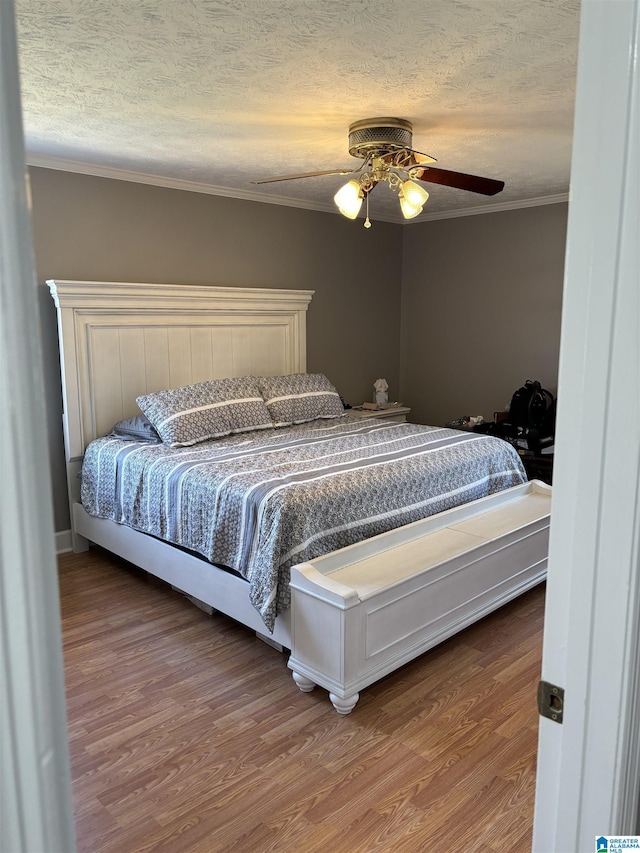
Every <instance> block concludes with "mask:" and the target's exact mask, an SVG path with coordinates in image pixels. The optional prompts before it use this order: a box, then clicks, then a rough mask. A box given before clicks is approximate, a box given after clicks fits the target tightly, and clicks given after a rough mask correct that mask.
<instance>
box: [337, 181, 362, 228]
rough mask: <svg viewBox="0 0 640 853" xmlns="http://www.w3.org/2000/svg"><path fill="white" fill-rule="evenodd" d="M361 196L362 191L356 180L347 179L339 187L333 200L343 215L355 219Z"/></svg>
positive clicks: (360, 203) (358, 211) (360, 204)
mask: <svg viewBox="0 0 640 853" xmlns="http://www.w3.org/2000/svg"><path fill="white" fill-rule="evenodd" d="M363 198H364V193H363V192H362V187H361V186H360V184H359V183H358V181H348V182H347V183H346V184H345V185H344V186H343V187H340V189H339V190H338V192H337V193H336V194H335V195H334V197H333V200H334V201H335V203H336V204H337V206H338V210H339V211H340V213H341V214H342V215H343V216H346V217H347V219H355V218H356V216H357V215H358V213H360V208H361V207H362V199H363Z"/></svg>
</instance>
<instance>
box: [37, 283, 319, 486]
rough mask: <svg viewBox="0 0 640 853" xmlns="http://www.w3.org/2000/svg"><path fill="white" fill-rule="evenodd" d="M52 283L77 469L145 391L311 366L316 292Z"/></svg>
mask: <svg viewBox="0 0 640 853" xmlns="http://www.w3.org/2000/svg"><path fill="white" fill-rule="evenodd" d="M47 284H48V285H49V288H50V290H51V294H52V296H53V299H54V301H55V303H56V308H57V312H58V331H59V339H60V361H61V368H62V388H63V397H64V431H65V448H66V456H67V466H68V468H69V470H68V475H72V469H74V470H75V469H77V467H78V464H79V462H80V460H81V459H82V456H83V454H84V450H85V447H86V446H87V444H88V443H89V442H90V441H92V440H93V439H94V438H97V437H98V436H100V435H104V434H105V433H106V432H108V431H109V429H110V428H111V427H112V426H113V424H114V423H116V421H119V420H121V419H122V418H124V417H129V416H130V415H133V414H135V413H136V412H138V411H139V410H138V407H137V406H136V402H135V401H136V397H138V396H140V395H141V394H145V393H148V392H150V391H158V390H160V389H162V388H175V387H178V386H180V385H188V384H191V383H193V382H200V381H203V380H205V379H217V378H222V377H225V376H244V375H247V374H255V375H261V376H267V375H271V376H274V375H282V374H285V373H298V372H304V371H305V370H306V311H307V307H308V305H309V302H310V301H311V297H312V295H313V291H310V290H268V289H261V288H239V287H208V286H192V285H172V284H129V283H125V282H99V281H58V280H55V281H53V280H51V281H48V282H47Z"/></svg>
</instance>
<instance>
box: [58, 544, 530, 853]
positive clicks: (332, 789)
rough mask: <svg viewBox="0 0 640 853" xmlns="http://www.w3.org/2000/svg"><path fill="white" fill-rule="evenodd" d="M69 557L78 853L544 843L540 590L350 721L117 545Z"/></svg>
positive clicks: (250, 640)
mask: <svg viewBox="0 0 640 853" xmlns="http://www.w3.org/2000/svg"><path fill="white" fill-rule="evenodd" d="M59 565H60V590H61V603H62V615H63V636H64V649H65V669H66V683H67V702H68V720H69V740H70V751H71V770H72V778H73V792H74V809H75V815H76V833H77V845H78V851H79V853H142V851H162V853H174V851H175V853H196V851H198V853H200V851H201V853H217V851H225V853H232V851H234V853H268V851H273V853H293V851H295V852H296V853H312V851H320V850H323V851H325V850H331V851H332V853H374V851H392V850H393V851H394V853H417V851H423V850H427V849H431V848H432V847H433V849H438V850H451V851H456V853H457V851H463V850H464V851H481V850H482V851H498V850H499V851H510V853H525V851H529V850H530V846H531V830H532V815H533V797H534V787H535V763H536V747H537V731H538V718H537V711H536V686H537V682H538V680H539V677H540V676H539V674H540V662H541V646H542V619H543V608H544V586H539V587H537V588H536V589H534V590H531V591H530V592H529V593H527V594H525V595H524V596H522V597H521V598H520V599H518V600H517V601H515V602H512V603H511V604H509V605H506V606H505V607H503V608H502V609H501V610H499V611H498V612H496V613H494V614H492V615H491V616H489V617H487V618H486V619H484V620H483V621H482V622H481V623H479V624H477V625H474V626H472V627H471V628H469V629H467V630H466V631H464V632H463V633H461V634H459V635H458V636H457V637H454V638H453V639H451V640H449V641H448V642H446V643H443V644H442V645H440V646H439V647H437V648H435V649H433V650H432V651H431V652H429V653H427V654H425V655H423V656H422V657H421V658H420V659H418V660H416V661H414V662H413V663H411V664H408V665H407V666H405V667H403V668H402V669H400V670H398V671H397V672H395V673H393V674H392V675H390V676H387V677H386V678H385V679H383V680H382V681H380V682H378V683H377V684H375V685H373V686H372V687H369V688H367V689H366V690H364V691H363V692H362V694H361V698H360V701H359V703H358V705H357V707H356V709H355V711H354V712H353V713H352V714H351V715H350V716H347V717H341V716H339V715H338V714H336V712H335V711H334V709H333V707H332V706H331V703H330V702H329V699H328V696H327V693H326V691H324V690H321V689H316V690H315V691H314V692H313V693H306V694H304V693H301V692H300V691H299V690H298V689H297V688H296V687H295V685H294V683H293V681H292V679H291V674H290V671H289V670H288V669H287V666H286V663H287V655H286V654H285V655H281V654H279V653H278V652H276V651H275V650H273V649H271V648H270V647H268V646H267V645H265V644H264V643H262V642H261V641H260V640H257V639H256V638H255V636H254V635H253V634H252V633H251V632H250V631H248V630H247V629H245V628H244V627H242V626H240V625H237V624H236V623H234V622H232V621H231V620H229V619H227V618H226V617H224V616H221V615H219V614H214V616H213V617H209V616H207V615H206V614H204V613H202V612H201V611H200V610H198V609H197V608H196V607H194V606H193V605H192V604H191V603H190V602H189V601H188V600H187V599H185V598H184V597H183V596H181V595H180V594H178V593H176V592H174V591H173V590H171V589H170V588H169V587H167V586H165V585H162V584H160V583H159V582H157V581H153V580H148V579H147V577H146V576H145V575H144V574H143V573H142V572H138V571H137V570H135V569H133V568H131V567H129V566H128V565H127V564H126V563H124V562H122V561H120V560H118V559H117V558H114V557H112V556H111V555H108V554H106V553H104V552H102V551H100V550H92V551H90V552H89V553H88V554H68V555H63V556H62V557H60V560H59Z"/></svg>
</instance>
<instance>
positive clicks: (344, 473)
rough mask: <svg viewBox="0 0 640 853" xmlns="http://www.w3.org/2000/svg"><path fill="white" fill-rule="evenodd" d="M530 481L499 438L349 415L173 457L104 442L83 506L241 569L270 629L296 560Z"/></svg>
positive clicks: (87, 475) (164, 450) (92, 456)
mask: <svg viewBox="0 0 640 853" xmlns="http://www.w3.org/2000/svg"><path fill="white" fill-rule="evenodd" d="M525 480H526V476H525V473H524V469H523V467H522V463H521V461H520V458H519V457H518V455H517V453H516V452H515V451H514V450H513V448H512V447H511V446H510V445H508V444H507V443H506V442H504V441H501V440H500V439H497V438H492V437H489V436H484V435H481V434H476V433H468V432H467V433H465V432H459V431H456V430H451V429H441V428H437V427H428V426H419V425H415V424H398V423H390V422H389V421H385V420H368V421H366V422H364V423H363V422H362V421H357V420H355V419H351V418H347V417H344V418H339V419H337V420H334V421H326V420H322V421H314V422H313V423H310V424H303V425H300V426H293V427H287V428H284V429H274V430H265V431H260V432H255V433H248V434H243V435H236V436H232V437H229V438H224V439H219V440H217V441H209V442H205V443H203V444H199V445H196V446H194V447H184V448H178V449H175V450H172V449H170V448H169V447H167V446H166V445H164V444H159V445H149V444H143V443H138V442H136V441H126V442H123V441H121V440H118V439H114V438H109V437H107V438H101V439H98V440H97V441H94V442H92V443H91V444H90V445H89V447H88V448H87V452H86V454H85V458H84V464H83V472H82V503H83V506H84V507H85V509H86V510H87V512H89V513H90V514H91V515H95V516H99V517H102V518H110V519H112V520H113V521H116V522H118V523H120V524H127V525H129V526H131V527H134V528H135V529H136V530H140V531H143V532H145V533H149V534H151V535H152V536H156V537H159V538H161V539H164V540H166V541H168V542H171V543H174V544H176V545H180V546H182V547H184V548H188V549H190V550H192V551H196V552H198V553H199V554H201V555H202V556H204V557H206V558H207V559H209V560H210V561H211V562H213V563H216V564H218V565H224V566H229V567H232V568H233V569H235V570H236V571H238V572H239V573H240V574H241V575H243V577H245V578H246V579H247V580H248V581H249V595H250V599H251V602H252V603H253V605H254V606H255V607H256V608H257V610H258V611H259V612H260V614H261V615H262V618H263V620H264V622H265V624H266V626H267V627H268V628H269V629H270V630H272V629H273V624H274V621H275V618H276V615H277V614H278V613H280V612H281V611H282V610H284V609H286V608H287V607H288V606H289V589H288V583H289V569H290V568H291V566H293V565H295V564H296V563H302V562H304V561H305V560H309V559H313V558H314V557H317V556H320V555H321V554H325V553H327V552H329V551H333V550H335V549H336V548H342V547H343V546H345V545H350V544H352V543H353V542H358V541H360V540H362V539H366V538H368V537H370V536H375V535H376V534H378V533H382V532H384V531H387V530H390V529H392V528H394V527H400V526H401V525H403V524H408V523H409V522H412V521H416V520H418V519H420V518H424V517H425V516H428V515H433V514H434V513H437V512H441V511H442V510H445V509H450V508H451V507H454V506H457V505H459V504H462V503H466V502H468V501H471V500H474V499H476V498H480V497H484V496H485V495H489V494H492V493H493V492H497V491H500V490H501V489H505V488H508V487H509V486H514V485H517V484H518V483H521V482H524V481H525Z"/></svg>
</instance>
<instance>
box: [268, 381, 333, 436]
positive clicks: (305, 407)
mask: <svg viewBox="0 0 640 853" xmlns="http://www.w3.org/2000/svg"><path fill="white" fill-rule="evenodd" d="M258 386H259V388H260V391H261V392H262V396H263V397H264V399H265V402H266V404H267V408H268V409H269V413H270V414H271V417H272V419H273V423H274V426H277V427H280V426H290V425H291V424H303V423H306V422H307V421H315V420H316V418H339V417H341V416H342V415H344V406H343V405H342V402H341V401H340V396H339V394H338V392H337V391H336V389H335V388H334V387H333V385H332V384H331V382H329V380H328V379H327V377H326V376H324V375H323V374H322V373H290V374H289V375H288V376H261V377H260V378H259V379H258Z"/></svg>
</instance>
